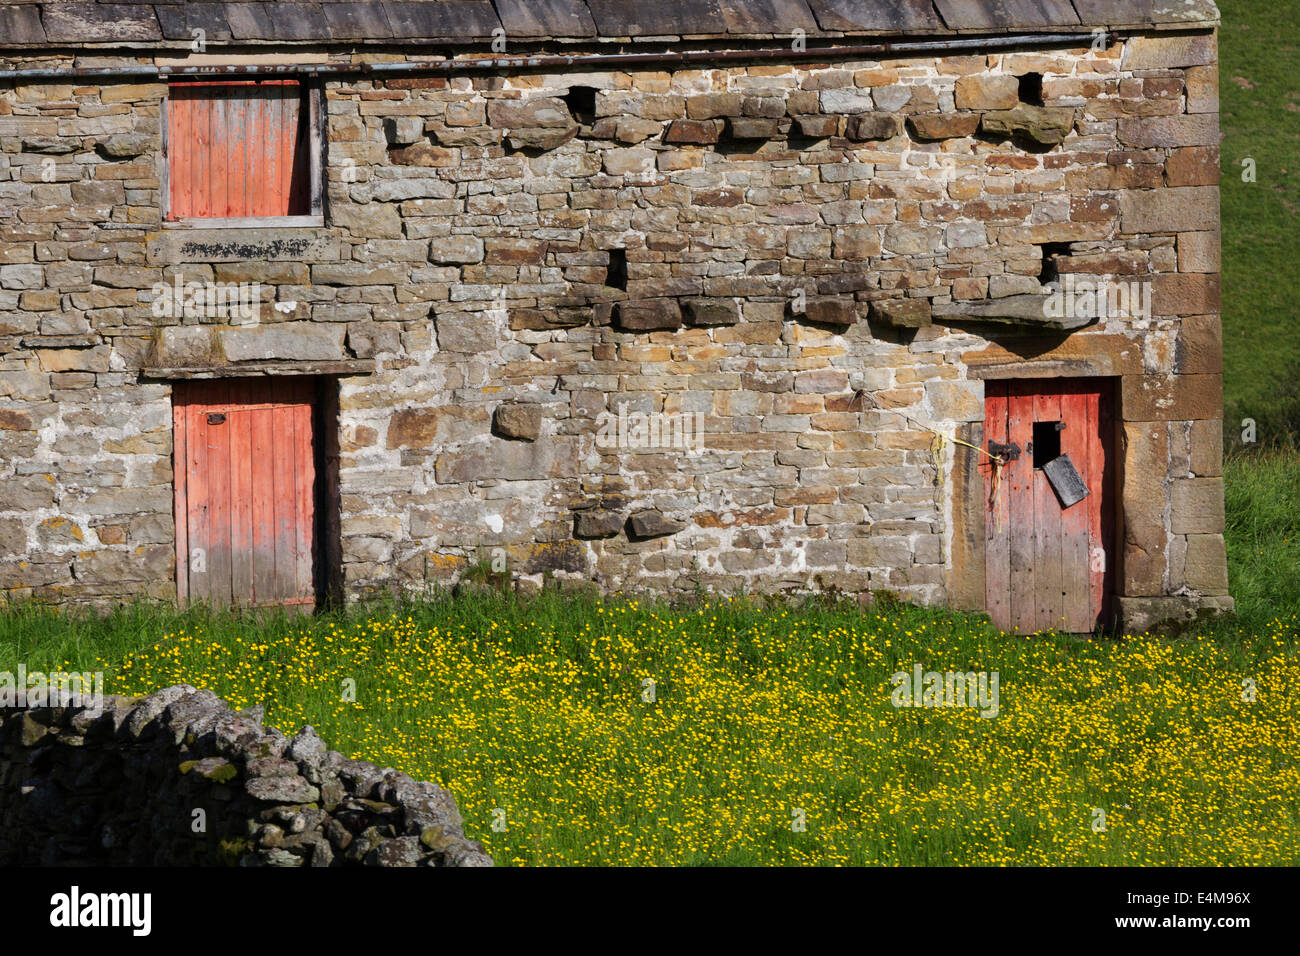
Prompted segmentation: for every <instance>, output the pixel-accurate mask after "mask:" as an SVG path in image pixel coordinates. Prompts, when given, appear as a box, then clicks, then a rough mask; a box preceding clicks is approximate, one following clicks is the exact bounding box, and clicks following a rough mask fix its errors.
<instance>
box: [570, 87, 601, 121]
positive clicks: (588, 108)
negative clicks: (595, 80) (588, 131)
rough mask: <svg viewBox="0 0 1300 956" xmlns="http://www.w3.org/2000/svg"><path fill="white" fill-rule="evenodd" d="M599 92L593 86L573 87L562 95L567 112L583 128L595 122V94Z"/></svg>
mask: <svg viewBox="0 0 1300 956" xmlns="http://www.w3.org/2000/svg"><path fill="white" fill-rule="evenodd" d="M599 92H600V91H599V90H597V89H596V88H595V87H594V86H574V87H571V88H570V89H569V92H567V93H565V94H564V97H563V99H564V102H565V104H566V105H567V106H568V107H569V112H570V113H571V114H572V115H573V118H574V119H575V120H577V121H578V122H579V123H581V124H582V125H583V126H590V125H591V124H592V123H594V122H596V94H597V93H599Z"/></svg>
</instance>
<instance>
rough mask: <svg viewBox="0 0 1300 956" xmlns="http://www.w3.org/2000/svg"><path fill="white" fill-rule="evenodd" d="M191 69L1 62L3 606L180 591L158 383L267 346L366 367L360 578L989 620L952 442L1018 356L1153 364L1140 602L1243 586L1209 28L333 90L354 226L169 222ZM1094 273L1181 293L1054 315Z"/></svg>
mask: <svg viewBox="0 0 1300 956" xmlns="http://www.w3.org/2000/svg"><path fill="white" fill-rule="evenodd" d="M22 62H27V63H30V62H31V61H22ZM42 62H44V63H45V65H50V64H49V61H48V60H46V61H42ZM165 94H166V86H165V84H163V83H160V82H159V83H152V82H151V83H134V82H100V81H94V82H86V83H80V82H70V83H58V84H52V83H48V82H45V83H42V82H29V83H28V82H24V83H18V84H16V85H15V84H11V85H9V86H8V87H5V88H3V89H0V240H2V243H0V250H2V251H3V259H2V260H0V261H2V262H3V264H2V265H0V450H2V451H3V456H2V457H0V479H2V480H0V594H7V595H10V596H28V595H34V596H38V597H42V598H49V599H54V600H60V601H99V600H105V599H120V598H126V597H130V596H134V595H148V596H151V597H159V598H167V597H171V596H174V594H175V583H174V580H173V578H174V560H175V558H174V552H173V548H174V545H173V527H172V517H171V507H172V500H171V481H172V465H171V459H170V455H171V450H172V445H171V435H170V418H169V415H170V411H169V393H170V385H169V381H168V379H166V378H162V377H156V376H155V377H151V376H150V375H149V374H148V370H150V369H168V370H172V372H169V373H168V374H172V373H174V370H176V369H186V368H190V369H195V370H200V369H210V368H212V367H218V368H224V369H225V371H224V372H221V373H220V374H228V373H229V372H230V371H231V369H232V368H236V367H239V366H244V367H245V370H247V368H248V367H255V368H256V367H265V368H268V369H272V370H274V368H277V367H278V368H279V369H280V370H282V371H283V370H286V369H287V370H291V371H298V372H303V371H312V370H316V371H323V372H328V373H330V374H332V375H337V376H338V377H337V383H338V384H337V391H338V422H337V425H338V444H339V448H338V451H339V456H338V470H337V480H338V487H339V511H340V514H339V536H340V556H339V564H340V573H341V580H342V585H343V588H344V590H345V591H346V593H347V594H348V595H349V596H354V597H355V596H358V595H361V594H364V593H367V592H369V591H371V590H376V589H389V588H418V587H423V586H425V585H427V584H429V583H431V582H451V581H454V580H456V579H457V578H458V576H459V575H460V574H462V573H463V571H464V569H465V568H466V566H467V565H469V564H471V563H472V562H474V561H476V560H478V559H481V558H485V557H487V556H489V555H493V554H495V555H504V556H505V558H506V559H507V560H508V562H509V565H510V568H511V570H512V572H513V573H514V574H515V575H516V576H517V577H519V578H520V579H521V580H523V581H525V582H529V583H531V584H532V585H539V584H541V583H542V582H543V580H544V579H548V578H549V579H554V580H559V581H561V582H595V583H596V584H597V585H598V586H599V587H601V588H605V589H618V588H626V589H634V588H652V589H655V590H659V591H663V592H669V593H672V592H686V591H690V590H693V589H695V588H697V587H701V586H703V587H714V588H722V589H732V588H736V587H745V588H748V589H751V590H761V591H772V590H808V589H823V590H824V589H835V590H840V591H844V592H849V593H867V592H870V591H876V590H881V589H887V590H890V591H893V592H896V593H898V594H901V595H903V596H906V597H908V598H911V599H915V600H919V601H923V602H930V603H941V602H945V601H948V602H951V603H957V604H975V605H977V604H978V602H979V601H980V600H982V594H978V595H977V594H976V592H977V591H978V586H977V585H975V584H973V582H974V581H975V580H976V578H977V577H978V575H976V574H974V572H972V570H971V569H970V568H969V567H968V562H967V560H966V558H965V557H963V553H962V550H961V547H960V542H959V541H957V540H956V538H957V537H959V536H960V529H959V528H957V527H956V524H957V518H956V515H957V513H958V511H959V510H960V508H961V502H960V501H959V500H958V497H957V496H958V495H959V494H962V493H964V492H962V490H961V488H960V486H959V483H958V482H956V481H955V480H953V474H954V468H955V467H962V459H961V456H962V455H966V454H968V453H967V452H964V451H955V450H954V449H955V448H956V447H957V446H954V445H952V444H948V445H947V446H946V447H945V450H944V451H943V453H942V454H941V455H939V456H936V454H935V452H934V450H933V448H932V442H933V437H934V436H933V433H932V432H931V431H929V430H927V428H928V427H935V428H937V429H939V430H940V431H941V432H943V433H945V434H948V435H953V434H965V435H968V436H971V437H975V438H976V439H978V435H979V433H978V429H979V423H980V422H981V420H982V418H983V381H984V379H985V378H986V377H990V376H995V375H999V374H1005V370H1006V369H1012V370H1018V371H1017V373H1016V374H1022V375H1043V374H1057V375H1060V374H1077V375H1083V374H1089V375H1105V376H1112V377H1114V379H1115V380H1116V382H1117V390H1118V391H1119V392H1120V396H1121V398H1120V406H1121V416H1122V418H1123V419H1124V422H1125V423H1124V425H1123V432H1124V434H1123V449H1122V451H1121V454H1122V455H1123V458H1124V474H1125V485H1124V491H1123V502H1122V505H1123V510H1124V515H1123V548H1122V554H1120V555H1118V556H1117V557H1118V558H1119V559H1120V560H1121V561H1122V564H1123V570H1122V577H1123V581H1122V585H1121V587H1122V594H1123V595H1124V596H1126V598H1132V599H1133V600H1134V601H1137V600H1139V599H1140V600H1142V601H1147V602H1148V603H1147V604H1146V605H1142V606H1143V607H1145V608H1147V609H1148V610H1150V611H1152V612H1153V613H1154V612H1156V611H1159V610H1160V609H1161V608H1166V607H1172V606H1173V605H1174V604H1179V605H1190V606H1195V605H1197V604H1206V603H1208V604H1210V605H1212V606H1226V605H1227V604H1228V603H1230V602H1229V599H1227V598H1226V588H1227V582H1226V572H1225V561H1224V547H1223V539H1222V527H1223V525H1222V487H1221V482H1222V479H1221V472H1220V459H1221V453H1220V450H1219V447H1220V438H1219V435H1220V423H1219V419H1220V417H1221V407H1222V402H1221V374H1220V373H1221V358H1220V342H1219V324H1218V309H1219V260H1218V198H1217V197H1218V193H1217V182H1218V175H1219V173H1218V169H1219V165H1218V163H1219V151H1218V142H1219V137H1218V125H1217V70H1216V67H1215V40H1214V34H1213V32H1211V31H1206V32H1192V33H1186V34H1166V35H1153V36H1138V37H1132V38H1128V39H1125V40H1124V41H1123V42H1120V43H1117V44H1114V45H1111V46H1110V47H1108V48H1106V49H1101V50H1095V49H1091V48H1088V47H1080V48H1071V49H1064V48H1050V47H1049V48H1044V49H1042V50H1039V51H1019V52H1005V53H991V54H988V55H959V56H958V55H952V56H942V55H940V56H919V57H908V58H892V59H882V60H879V61H866V60H863V61H855V62H834V63H825V64H821V63H814V64H807V63H804V64H796V65H792V64H785V63H771V64H765V65H734V66H728V67H726V68H717V69H689V70H687V69H682V70H674V71H653V70H649V69H647V70H645V71H637V72H602V73H594V72H581V73H574V74H562V73H547V72H542V71H538V72H516V73H509V74H506V75H497V76H489V75H482V74H475V75H462V76H454V77H447V76H422V75H416V76H403V77H393V78H390V79H387V80H384V79H377V78H356V77H341V78H330V79H328V80H326V81H325V82H324V111H325V117H326V120H325V139H326V143H327V145H326V149H327V159H326V176H327V202H326V206H327V225H326V226H324V227H314V228H306V229H264V230H244V231H240V232H239V234H238V235H237V236H233V235H231V234H230V233H229V232H228V231H225V230H203V229H189V230H184V229H173V228H164V227H163V223H162V219H161V215H162V213H161V202H160V170H161V164H162V161H163V160H162V157H161V143H160V132H159V116H160V105H161V102H162V100H163V98H164V96H165ZM50 170H53V179H52V181H48V179H49V176H50ZM177 276H181V277H182V280H183V281H190V280H195V281H215V282H256V283H259V287H260V293H261V296H262V302H261V306H260V316H259V321H258V323H257V324H256V325H255V326H247V325H242V324H236V323H231V322H228V321H224V320H223V319H222V318H221V317H215V318H212V317H203V318H201V319H184V320H181V319H175V320H172V319H160V318H158V317H157V316H156V315H154V314H153V310H152V309H151V301H150V300H151V293H150V290H151V289H152V288H153V286H154V284H155V283H158V282H167V283H171V282H175V281H177V279H176V277H177ZM1067 277H1069V278H1071V280H1108V281H1124V282H1128V281H1137V282H1140V283H1142V284H1145V285H1146V286H1149V291H1150V295H1151V300H1150V301H1151V312H1150V315H1149V316H1141V317H1125V316H1118V317H1117V316H1111V317H1109V318H1106V319H1103V320H1101V321H1096V322H1092V323H1091V324H1086V326H1085V325H1084V323H1081V322H1077V321H1073V320H1071V319H1069V318H1065V319H1051V318H1049V317H1047V316H1045V315H1044V311H1043V309H1042V298H1043V296H1044V294H1045V293H1046V291H1047V289H1048V284H1049V283H1053V282H1055V283H1057V284H1058V285H1059V284H1060V282H1062V281H1063V280H1064V279H1065V278H1067ZM1076 326H1077V327H1078V328H1077V330H1075V331H1073V334H1069V335H1066V334H1065V332H1067V331H1069V330H1070V329H1071V328H1074V327H1076ZM277 363H278V365H277ZM999 369H1003V370H1004V371H1003V372H999V371H998V370H999ZM620 409H621V410H622V411H623V412H624V414H625V415H626V416H629V417H628V421H629V422H631V425H626V426H624V425H620V424H619V421H618V417H619V412H620ZM636 413H642V414H645V415H661V416H665V417H664V418H662V419H657V420H656V421H660V422H662V423H663V424H666V425H670V426H672V427H677V428H680V429H683V433H682V434H680V435H678V436H676V437H677V438H680V439H682V440H675V439H674V438H673V437H670V438H669V439H664V438H663V436H660V438H659V442H658V445H659V447H646V442H647V441H652V439H651V438H650V436H648V435H638V434H633V433H632V432H631V430H630V429H632V428H633V427H634V426H635V425H636V424H637V423H638V422H639V421H641V420H640V419H637V418H636V417H635V414H636ZM696 424H698V425H699V426H700V429H701V434H702V441H701V442H700V443H699V445H700V447H698V448H695V449H690V448H688V447H687V446H688V445H690V444H691V442H690V435H688V434H685V430H686V429H688V428H689V427H692V426H694V425H696ZM602 429H605V431H604V433H603V434H602ZM638 441H640V444H639V445H638ZM494 549H499V550H494ZM1151 602H1154V603H1151ZM1138 606H1139V605H1137V604H1132V605H1131V607H1132V608H1133V609H1137V608H1138Z"/></svg>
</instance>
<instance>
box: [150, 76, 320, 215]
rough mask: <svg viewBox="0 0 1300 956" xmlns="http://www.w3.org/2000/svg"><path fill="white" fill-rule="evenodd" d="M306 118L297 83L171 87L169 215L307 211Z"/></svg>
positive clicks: (193, 82) (264, 81)
mask: <svg viewBox="0 0 1300 956" xmlns="http://www.w3.org/2000/svg"><path fill="white" fill-rule="evenodd" d="M308 113H309V110H308V109H307V108H306V95H305V92H304V90H303V87H302V86H301V84H299V82H298V81H297V80H292V79H258V80H228V79H220V80H185V81H176V82H173V83H172V84H171V86H170V88H169V91H168V100H167V175H168V183H169V189H168V197H169V205H168V210H167V216H168V218H169V219H184V218H199V219H209V218H228V217H230V218H242V217H249V216H293V215H305V214H307V213H309V212H311V208H310V207H311V190H310V178H311V164H310V162H309V157H308V141H309V137H308V127H307V116H308Z"/></svg>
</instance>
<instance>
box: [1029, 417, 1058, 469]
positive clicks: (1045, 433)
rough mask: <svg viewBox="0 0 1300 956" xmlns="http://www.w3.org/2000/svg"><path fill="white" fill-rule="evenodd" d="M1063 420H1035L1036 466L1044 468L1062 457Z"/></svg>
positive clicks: (1034, 452) (1034, 449) (1034, 451)
mask: <svg viewBox="0 0 1300 956" xmlns="http://www.w3.org/2000/svg"><path fill="white" fill-rule="evenodd" d="M1064 427H1065V426H1064V425H1063V424H1062V423H1061V422H1034V432H1033V434H1034V448H1033V455H1034V467H1035V468H1040V469H1041V468H1042V467H1044V466H1045V465H1046V464H1047V463H1048V462H1049V461H1055V460H1056V459H1057V458H1060V457H1061V429H1062V428H1064Z"/></svg>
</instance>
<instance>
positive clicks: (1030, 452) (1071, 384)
mask: <svg viewBox="0 0 1300 956" xmlns="http://www.w3.org/2000/svg"><path fill="white" fill-rule="evenodd" d="M984 396H985V398H984V414H985V421H984V439H985V447H986V448H987V449H988V451H989V452H990V454H993V455H997V456H999V457H1000V458H1001V459H1002V464H996V463H993V462H991V461H990V460H989V459H984V460H983V463H982V465H981V470H982V471H983V472H984V490H985V542H986V545H985V599H986V607H987V610H988V614H989V616H990V617H991V618H992V620H993V623H994V624H995V625H997V626H998V627H1000V628H1002V629H1003V630H1006V631H1017V632H1020V633H1031V632H1034V631H1044V630H1057V631H1066V632H1075V633H1085V632H1091V631H1093V630H1095V629H1096V628H1098V627H1104V626H1107V625H1109V623H1110V621H1109V615H1110V595H1111V593H1112V592H1113V590H1114V588H1113V586H1112V581H1113V576H1114V572H1115V561H1114V560H1113V558H1114V550H1115V544H1114V535H1115V527H1114V525H1115V521H1114V516H1115V510H1116V509H1115V491H1114V489H1115V480H1114V468H1115V463H1114V454H1113V444H1114V442H1113V438H1114V435H1113V433H1114V420H1113V408H1112V405H1113V388H1112V384H1111V382H1110V381H1109V380H1107V379H1027V380H1022V381H989V382H986V383H985V390H984Z"/></svg>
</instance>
